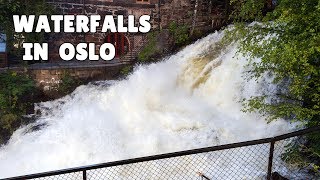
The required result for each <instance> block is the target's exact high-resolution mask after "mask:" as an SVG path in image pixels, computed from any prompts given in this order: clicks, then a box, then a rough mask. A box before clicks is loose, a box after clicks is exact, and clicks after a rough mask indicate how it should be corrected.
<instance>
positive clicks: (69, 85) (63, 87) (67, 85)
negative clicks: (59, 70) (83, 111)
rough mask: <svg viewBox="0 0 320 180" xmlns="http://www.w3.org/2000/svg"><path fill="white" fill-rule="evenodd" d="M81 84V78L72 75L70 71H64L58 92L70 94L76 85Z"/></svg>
mask: <svg viewBox="0 0 320 180" xmlns="http://www.w3.org/2000/svg"><path fill="white" fill-rule="evenodd" d="M81 84H82V82H81V81H80V80H79V79H76V78H74V77H72V76H71V75H70V74H69V73H64V74H63V75H62V77H61V82H60V84H59V87H58V92H59V93H61V94H62V95H67V94H70V93H71V92H72V91H74V89H75V88H76V87H78V86H80V85H81Z"/></svg>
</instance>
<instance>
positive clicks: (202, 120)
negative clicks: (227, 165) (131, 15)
mask: <svg viewBox="0 0 320 180" xmlns="http://www.w3.org/2000/svg"><path fill="white" fill-rule="evenodd" d="M223 34H224V33H223V32H216V33H213V34H211V35H209V36H207V37H205V38H203V39H201V40H198V41H197V42H195V43H194V44H192V45H189V46H187V47H186V48H185V49H183V50H182V51H180V52H178V53H177V54H175V55H172V56H171V57H168V58H165V59H164V60H163V61H161V62H158V63H154V64H149V65H141V66H137V67H135V70H134V72H133V73H132V74H131V75H129V76H128V77H127V78H126V79H124V80H120V81H104V82H97V83H91V84H89V85H85V86H80V87H78V88H77V89H76V90H75V91H74V92H73V93H72V94H70V95H68V96H66V97H64V98H61V99H58V100H55V101H51V102H44V103H40V104H38V105H37V111H39V112H41V115H40V116H39V117H38V118H37V120H36V122H35V123H33V124H29V125H27V126H24V127H21V128H20V129H18V130H17V131H16V132H14V134H13V136H12V137H11V139H10V141H9V143H8V144H7V145H5V146H3V147H1V149H0V177H9V176H17V175H22V174H30V173H38V172H44V171H51V170H56V169H61V168H70V167H77V166H82V165H89V164H94V163H101V162H109V161H115V160H122V159H127V158H135V157H140V156H147V155H154V154H159V153H168V152H174V151H180V150H187V149H193V148H201V147H207V146H214V145H220V144H226V143H233V142H239V141H245V140H252V139H258V138H264V137H270V136H275V135H279V134H282V133H286V132H288V131H290V129H293V128H294V126H293V125H292V124H290V123H289V122H287V121H285V120H278V121H275V122H271V123H269V124H268V123H267V122H266V121H265V119H264V117H263V116H262V115H260V114H258V113H244V112H242V111H241V109H242V108H243V107H242V104H241V101H242V100H243V99H244V98H250V97H251V96H256V95H261V93H271V94H272V93H273V92H275V91H276V90H277V87H276V86H275V85H270V82H271V81H272V77H270V76H269V75H267V74H266V75H265V76H264V77H262V78H260V79H259V80H258V81H255V80H247V79H246V76H247V75H246V73H244V72H245V71H247V70H248V68H249V67H248V66H246V65H247V63H248V61H247V58H246V57H245V56H242V55H241V54H236V51H237V45H236V44H231V45H228V46H226V47H224V46H221V44H220V43H219V42H220V40H221V39H222V37H223ZM257 61H259V59H257ZM267 150H268V149H266V152H267Z"/></svg>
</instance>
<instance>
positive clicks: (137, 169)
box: [9, 127, 320, 180]
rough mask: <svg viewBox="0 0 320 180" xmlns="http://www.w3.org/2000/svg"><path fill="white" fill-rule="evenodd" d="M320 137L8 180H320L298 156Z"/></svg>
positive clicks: (291, 137) (297, 136) (299, 134)
mask: <svg viewBox="0 0 320 180" xmlns="http://www.w3.org/2000/svg"><path fill="white" fill-rule="evenodd" d="M319 132H320V127H315V128H310V129H305V130H300V131H296V132H293V133H289V134H285V135H281V136H277V137H273V138H267V139H260V140H254V141H247V142H242V143H234V144H228V145H222V146H214V147H208V148H202V149H195V150H188V151H182V152H176V153H169V154H162V155H156V156H148V157H143V158H137V159H129V160H123V161H117V162H111V163H104V164H98V165H93V166H87V167H80V168H74V169H67V170H61V171H55V172H48V173H42V174H35V175H29V176H23V177H22V176H21V177H16V178H9V179H41V180H49V179H50V180H51V179H52V180H56V179H61V180H64V179H70V180H73V179H74V180H78V179H79V180H87V179H88V180H105V179H108V180H109V179H110V180H113V179H115V180H118V179H179V180H180V179H181V180H182V179H186V180H188V179H203V180H209V179H210V180H213V179H219V180H220V179H274V180H281V179H318V178H319V177H316V175H315V174H314V173H313V174H312V173H310V172H308V167H304V166H301V164H299V163H298V161H299V156H297V155H296V154H295V152H296V151H299V153H300V155H301V153H303V148H304V145H305V144H306V143H307V142H306V136H309V135H311V134H312V133H319ZM301 150H302V151H301ZM300 162H301V161H300Z"/></svg>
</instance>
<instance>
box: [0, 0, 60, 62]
mask: <svg viewBox="0 0 320 180" xmlns="http://www.w3.org/2000/svg"><path fill="white" fill-rule="evenodd" d="M53 12H54V11H53V8H52V7H51V6H50V5H48V4H47V3H46V1H43V0H16V1H12V0H0V22H1V25H0V32H4V33H5V34H6V35H7V48H8V53H9V54H10V55H13V56H18V57H19V56H21V53H22V52H21V51H22V43H23V42H29V43H36V42H37V43H42V42H43V41H44V39H45V33H44V32H41V33H15V32H14V26H13V19H12V15H30V14H34V15H51V14H52V13H53Z"/></svg>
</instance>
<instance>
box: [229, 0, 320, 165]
mask: <svg viewBox="0 0 320 180" xmlns="http://www.w3.org/2000/svg"><path fill="white" fill-rule="evenodd" d="M230 2H231V4H232V5H233V6H234V11H233V13H232V18H233V19H234V20H236V23H235V28H234V29H232V30H230V31H229V32H228V33H227V34H228V35H227V38H228V39H239V46H240V49H239V51H240V52H241V53H244V54H246V55H247V56H248V57H250V65H251V66H252V71H250V72H249V73H250V75H251V77H252V78H259V77H261V76H263V75H264V74H265V73H271V74H272V75H273V76H274V81H273V83H274V84H277V85H279V86H281V88H282V89H283V90H282V91H281V92H279V93H278V94H276V95H275V96H269V95H262V96H259V97H253V98H251V99H247V100H246V101H245V105H246V106H245V107H246V108H245V110H248V111H259V112H261V113H264V114H265V115H268V117H269V120H276V119H278V118H285V119H291V120H295V121H300V122H302V123H303V124H304V125H305V126H307V127H311V126H319V125H320V18H319V17H320V1H319V0H278V1H277V3H278V4H277V6H276V7H275V9H274V10H273V11H271V12H269V13H265V12H266V11H265V10H264V9H265V7H266V6H265V4H264V3H265V1H263V0H232V1H230ZM250 20H251V21H252V20H255V21H256V22H255V23H252V24H250V25H247V24H246V23H245V22H246V21H250ZM256 57H258V58H261V61H260V62H254V61H251V60H252V59H253V58H256ZM266 99H269V100H268V101H266ZM306 144H307V146H306V148H307V149H308V152H310V153H309V154H308V156H305V157H307V158H304V160H306V161H308V160H312V161H313V163H318V167H319V163H320V133H316V134H314V135H312V136H308V139H307V143H306Z"/></svg>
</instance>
